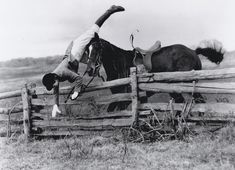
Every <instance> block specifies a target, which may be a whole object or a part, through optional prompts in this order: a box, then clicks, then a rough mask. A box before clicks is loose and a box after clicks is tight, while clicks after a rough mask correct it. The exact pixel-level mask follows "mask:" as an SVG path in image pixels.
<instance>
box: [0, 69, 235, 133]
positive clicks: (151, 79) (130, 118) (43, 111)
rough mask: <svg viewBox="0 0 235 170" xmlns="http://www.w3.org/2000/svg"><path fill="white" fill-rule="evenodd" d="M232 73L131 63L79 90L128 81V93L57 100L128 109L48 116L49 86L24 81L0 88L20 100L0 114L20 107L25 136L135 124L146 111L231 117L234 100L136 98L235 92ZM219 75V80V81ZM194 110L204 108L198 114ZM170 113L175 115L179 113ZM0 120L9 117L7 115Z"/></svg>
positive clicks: (160, 116) (193, 118)
mask: <svg viewBox="0 0 235 170" xmlns="http://www.w3.org/2000/svg"><path fill="white" fill-rule="evenodd" d="M231 78H235V68H229V69H219V70H200V71H189V72H167V73H143V74H139V73H137V69H136V68H131V69H130V77H128V78H122V79H117V80H112V81H108V82H102V83H98V84H95V85H92V86H90V87H89V88H87V89H86V90H85V92H84V94H88V93H89V92H94V91H97V90H103V89H109V88H112V87H118V86H123V85H129V86H131V92H129V93H119V94H112V95H106V96H92V95H91V96H86V95H81V96H80V97H79V98H78V100H76V101H68V102H67V103H64V102H63V100H62V101H61V103H60V105H61V106H64V107H72V106H73V105H78V103H79V102H81V101H93V102H94V103H95V105H108V104H110V103H113V102H123V101H131V107H130V109H129V110H124V111H119V112H111V113H106V112H104V113H103V112H102V113H99V114H98V115H92V116H89V117H82V116H75V117H74V116H69V115H63V116H60V117H57V118H52V117H51V115H50V112H49V110H48V107H50V106H52V105H53V104H54V103H53V100H52V98H51V97H50V96H52V95H53V94H52V92H48V91H46V90H45V89H44V88H35V87H34V86H32V85H29V86H25V87H24V88H23V89H22V90H17V91H14V92H6V93H2V94H0V99H8V98H13V97H20V96H21V97H22V102H21V103H20V104H19V105H17V106H16V107H14V108H13V109H12V108H0V114H2V115H4V114H5V115H7V114H9V113H10V112H11V115H10V116H11V117H13V115H14V114H20V113H22V117H21V118H20V120H19V121H18V122H17V123H21V124H23V129H24V133H25V134H26V136H27V137H30V136H34V135H36V136H45V135H55V134H57V135H66V134H68V131H69V132H71V133H73V134H80V135H82V134H88V133H89V132H91V131H92V132H93V131H103V130H113V129H115V128H121V127H128V126H132V124H133V122H135V125H136V126H138V125H139V121H140V120H145V122H147V121H148V119H146V118H149V116H150V117H155V123H156V121H161V120H164V119H165V118H166V116H169V114H174V112H177V111H179V112H181V113H182V114H184V116H185V117H184V119H185V121H188V122H201V121H203V122H210V123H216V122H219V123H225V122H226V123H227V122H232V123H235V104H233V103H193V102H192V101H191V103H172V101H171V102H168V103H140V98H141V97H143V96H145V95H146V91H152V92H157V93H203V94H225V95H226V94H232V95H233V94H234V93H235V86H234V85H235V81H234V82H233V81H226V80H228V79H231ZM200 80H203V81H200ZM211 80H213V81H211ZM214 80H216V81H214ZM217 80H218V81H217ZM221 80H222V82H219V81H221ZM69 91H70V87H64V88H61V89H60V94H61V95H66V94H68V93H69ZM13 113H14V114H13ZM199 113H203V114H201V115H200V116H198V115H199ZM174 116H175V115H174ZM171 118H172V119H175V120H177V119H179V117H178V118H177V117H171ZM4 120H8V121H9V120H10V118H9V117H8V119H7V118H5V119H4ZM0 121H1V120H0ZM12 121H13V119H12ZM39 129H40V130H39Z"/></svg>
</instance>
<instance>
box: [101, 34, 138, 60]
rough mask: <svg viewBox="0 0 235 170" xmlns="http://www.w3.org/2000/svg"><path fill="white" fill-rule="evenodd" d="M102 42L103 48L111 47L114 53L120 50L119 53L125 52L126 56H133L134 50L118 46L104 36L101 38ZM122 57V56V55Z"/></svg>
mask: <svg viewBox="0 0 235 170" xmlns="http://www.w3.org/2000/svg"><path fill="white" fill-rule="evenodd" d="M100 44H101V46H102V48H109V49H110V50H112V51H113V52H114V53H115V52H118V53H119V54H120V53H121V54H124V55H125V57H131V58H132V57H133V50H124V49H122V48H120V47H117V46H116V45H114V44H112V43H110V42H108V41H107V40H104V39H102V38H100ZM120 57H121V56H120Z"/></svg>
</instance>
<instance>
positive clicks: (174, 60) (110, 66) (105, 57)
mask: <svg viewBox="0 0 235 170" xmlns="http://www.w3.org/2000/svg"><path fill="white" fill-rule="evenodd" d="M89 48H90V54H89V58H88V63H87V72H88V73H89V75H90V76H91V75H93V76H94V75H97V74H98V73H97V69H96V68H97V66H98V65H100V64H103V66H104V69H105V71H106V74H107V80H108V81H109V80H114V79H119V78H124V77H128V76H129V74H130V71H129V70H130V67H134V66H135V65H134V62H133V60H134V59H135V58H136V57H137V58H141V57H142V55H141V54H140V53H138V52H136V50H135V49H134V50H123V49H121V48H119V47H117V46H115V45H113V44H111V43H109V42H108V41H106V40H103V39H99V38H98V39H96V41H94V42H93V43H92V44H91V45H90V47H89ZM198 54H202V55H203V56H205V57H207V59H209V60H210V61H211V62H214V63H216V64H219V63H220V62H221V61H222V60H223V55H224V52H223V51H222V46H220V47H219V48H218V45H217V49H216V48H215V47H214V48H213V47H212V45H210V46H208V47H205V48H200V47H198V48H196V50H192V49H190V48H188V47H186V46H184V45H180V44H177V45H171V46H166V47H162V48H161V49H159V50H158V51H156V52H154V53H152V54H151V62H152V69H151V70H150V71H149V72H174V71H190V70H201V69H202V64H201V60H200V58H199V57H198ZM129 88H130V87H127V86H119V87H113V88H111V92H112V93H123V92H128V91H129V90H130V89H129ZM128 89H129V90H128ZM170 96H171V97H173V98H174V99H175V102H176V103H181V102H184V98H183V96H182V95H181V94H179V93H171V94H170ZM193 97H194V98H195V99H198V100H196V101H198V102H201V103H204V100H203V98H202V96H201V95H200V94H199V93H195V94H194V96H193ZM128 104H129V102H119V103H112V104H110V105H109V107H108V111H113V110H114V109H115V108H116V107H117V108H116V109H117V110H122V109H125V108H126V107H127V106H128Z"/></svg>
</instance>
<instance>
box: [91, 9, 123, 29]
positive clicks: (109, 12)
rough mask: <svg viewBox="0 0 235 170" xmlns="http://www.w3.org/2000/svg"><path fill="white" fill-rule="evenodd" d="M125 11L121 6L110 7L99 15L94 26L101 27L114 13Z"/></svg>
mask: <svg viewBox="0 0 235 170" xmlns="http://www.w3.org/2000/svg"><path fill="white" fill-rule="evenodd" d="M124 10H125V9H124V8H123V7H121V6H116V5H112V6H111V7H110V8H109V9H108V10H107V11H106V12H105V13H104V14H103V15H101V16H100V17H99V18H98V19H97V20H96V22H95V24H96V25H98V26H99V27H101V26H102V25H103V23H104V22H105V21H106V19H108V18H109V17H110V15H112V14H113V13H115V12H121V11H124Z"/></svg>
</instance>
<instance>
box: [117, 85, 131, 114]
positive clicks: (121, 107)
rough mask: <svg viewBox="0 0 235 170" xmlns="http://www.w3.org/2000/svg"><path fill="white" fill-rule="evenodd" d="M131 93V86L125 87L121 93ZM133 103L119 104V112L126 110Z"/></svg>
mask: <svg viewBox="0 0 235 170" xmlns="http://www.w3.org/2000/svg"><path fill="white" fill-rule="evenodd" d="M130 91H131V87H130V86H124V87H122V90H121V93H128V92H130ZM130 103H131V101H123V102H117V110H118V111H119V110H126V109H127V107H128V106H129V105H130Z"/></svg>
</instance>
